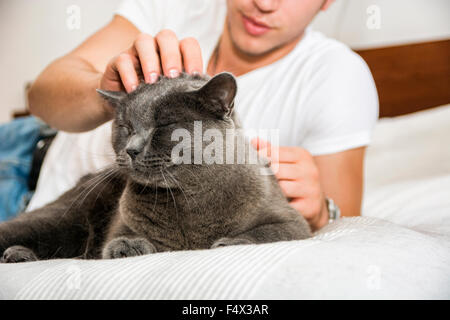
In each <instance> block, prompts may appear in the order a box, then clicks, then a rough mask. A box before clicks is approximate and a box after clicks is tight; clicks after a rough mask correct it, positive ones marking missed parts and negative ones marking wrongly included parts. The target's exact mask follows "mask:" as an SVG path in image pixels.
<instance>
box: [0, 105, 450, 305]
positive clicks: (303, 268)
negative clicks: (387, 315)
mask: <svg viewBox="0 0 450 320" xmlns="http://www.w3.org/2000/svg"><path fill="white" fill-rule="evenodd" d="M449 123H450V106H443V107H439V108H434V109H432V110H428V111H422V112H418V113H415V114H411V115H407V116H402V117H396V118H392V119H382V120H380V121H379V123H378V124H377V126H376V128H375V133H374V140H373V143H372V145H371V146H370V147H369V148H368V151H367V155H366V161H365V171H366V182H365V192H364V201H363V214H362V216H361V217H354V218H342V219H340V220H338V221H336V222H334V223H331V224H329V225H328V226H326V227H324V228H323V229H321V230H320V231H319V232H317V233H316V234H315V235H314V237H312V238H310V239H307V240H302V241H291V242H278V243H270V244H261V245H240V246H233V247H225V248H218V249H214V250H195V251H180V252H164V253H157V254H152V255H147V256H141V257H134V258H126V259H119V260H100V261H84V260H74V259H64V260H50V261H37V262H31V263H21V264H0V298H3V299H324V298H327V299H449V298H450V219H449V218H450V148H449V147H448V142H447V141H444V137H450V126H449V125H448V124H449Z"/></svg>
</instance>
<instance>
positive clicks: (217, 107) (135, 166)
mask: <svg viewBox="0 0 450 320" xmlns="http://www.w3.org/2000/svg"><path fill="white" fill-rule="evenodd" d="M97 91H98V92H99V94H100V95H101V96H102V97H103V98H104V99H106V100H107V101H108V103H109V104H110V105H111V106H112V107H113V108H114V109H115V119H114V121H113V126H112V146H113V149H114V151H115V153H116V162H117V164H118V166H119V167H120V168H122V169H123V171H124V172H126V174H127V175H128V176H129V177H130V178H131V179H133V180H134V181H136V182H138V183H141V184H153V185H164V184H167V182H164V181H165V180H167V179H169V178H167V177H170V176H171V175H172V177H173V175H176V174H177V167H178V166H180V165H181V166H182V165H184V164H179V163H176V162H174V161H173V157H172V155H173V153H172V152H173V150H174V148H176V147H177V146H178V147H179V142H180V140H179V138H180V134H181V135H186V134H189V135H190V136H191V140H188V141H184V143H185V144H186V142H187V143H190V144H191V146H192V147H194V144H195V139H197V140H198V137H197V138H195V137H196V133H195V131H196V130H197V131H198V130H199V129H198V125H199V124H200V123H201V130H202V131H203V132H204V131H205V130H208V129H217V130H221V131H223V132H224V131H225V130H226V129H232V128H234V126H235V124H234V121H233V118H232V117H231V113H232V111H233V105H234V102H233V101H234V98H235V95H236V91H237V85H236V80H235V78H234V77H233V76H232V75H231V74H229V73H220V74H218V75H216V76H214V77H213V78H209V77H203V76H191V75H187V74H182V75H181V76H180V77H178V78H175V79H169V78H165V77H162V79H161V80H159V81H158V82H156V83H155V84H141V85H140V86H139V87H138V88H137V89H136V90H135V91H133V92H131V93H129V94H127V93H125V92H115V91H103V90H97ZM196 126H197V128H196ZM175 130H177V131H176V132H175V138H174V131H175ZM180 130H181V131H180ZM177 132H178V135H177V134H176V133H177ZM197 133H198V132H197ZM177 137H178V138H177ZM200 140H201V141H200V145H203V141H202V138H201V137H200ZM198 142H199V141H197V143H198ZM190 156H191V157H192V158H191V160H192V163H194V148H192V153H191V155H190ZM200 167H201V166H200ZM196 169H199V168H196ZM167 172H169V173H167Z"/></svg>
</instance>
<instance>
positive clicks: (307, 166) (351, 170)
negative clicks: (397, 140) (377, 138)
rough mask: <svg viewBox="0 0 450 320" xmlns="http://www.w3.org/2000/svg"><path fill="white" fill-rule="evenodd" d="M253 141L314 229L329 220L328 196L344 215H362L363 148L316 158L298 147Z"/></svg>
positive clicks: (283, 187) (291, 200)
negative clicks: (326, 200) (268, 160)
mask: <svg viewBox="0 0 450 320" xmlns="http://www.w3.org/2000/svg"><path fill="white" fill-rule="evenodd" d="M252 143H253V146H254V147H255V148H256V149H257V150H258V152H260V154H261V155H262V156H264V157H268V158H270V161H271V166H272V170H273V171H274V173H275V176H276V177H277V179H278V183H279V184H280V187H281V189H282V190H283V192H284V194H285V196H286V197H287V198H288V199H289V203H290V205H291V206H292V207H293V208H295V209H296V210H297V211H298V212H299V213H300V214H302V215H303V217H304V218H305V219H306V220H307V221H308V223H309V224H310V225H311V227H312V229H313V230H314V231H315V230H318V229H320V228H322V227H323V226H325V225H326V224H327V223H328V216H329V214H328V208H327V206H326V202H325V197H329V198H331V199H333V201H334V202H335V203H336V204H337V205H338V206H339V207H340V209H341V215H342V216H358V215H360V211H361V197H362V188H363V162H364V152H365V148H364V147H361V148H355V149H351V150H347V151H343V152H339V153H334V154H330V155H323V156H315V157H313V156H312V155H311V154H310V153H309V152H308V151H307V150H305V149H303V148H299V147H275V146H271V145H270V143H268V142H266V141H263V140H261V139H255V140H253V141H252Z"/></svg>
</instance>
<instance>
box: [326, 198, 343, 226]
mask: <svg viewBox="0 0 450 320" xmlns="http://www.w3.org/2000/svg"><path fill="white" fill-rule="evenodd" d="M325 201H326V203H327V208H328V223H331V222H333V221H335V220H337V219H339V217H340V216H341V210H340V209H339V207H338V206H337V204H336V203H334V201H333V200H332V199H330V198H325Z"/></svg>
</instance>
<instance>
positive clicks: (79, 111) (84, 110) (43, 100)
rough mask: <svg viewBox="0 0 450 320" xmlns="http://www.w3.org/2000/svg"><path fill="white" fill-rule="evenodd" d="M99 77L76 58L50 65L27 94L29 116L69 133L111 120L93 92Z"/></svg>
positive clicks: (84, 62)
mask: <svg viewBox="0 0 450 320" xmlns="http://www.w3.org/2000/svg"><path fill="white" fill-rule="evenodd" d="M101 77H102V74H101V73H100V72H99V71H98V70H95V68H94V67H93V66H91V65H90V64H89V63H88V62H86V61H83V60H82V59H80V58H78V57H71V56H66V57H63V58H61V59H58V60H56V61H54V62H53V63H52V64H51V65H49V66H48V67H47V68H46V69H45V70H44V71H43V72H42V73H41V74H40V75H39V77H38V78H37V79H36V81H35V82H34V83H33V85H32V87H31V89H30V91H29V95H28V98H29V104H30V111H31V113H32V114H34V115H36V116H38V117H39V118H41V119H42V120H44V121H45V122H47V123H48V124H49V125H50V126H52V127H54V128H56V129H59V130H64V131H69V132H82V131H87V130H91V129H94V128H95V127H97V126H99V125H101V124H102V123H104V122H106V121H108V120H110V119H111V117H112V115H111V112H110V111H109V110H108V107H107V106H106V105H105V103H104V101H103V100H102V99H101V98H100V97H99V96H98V94H97V92H96V91H95V89H96V88H99V85H100V79H101Z"/></svg>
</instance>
